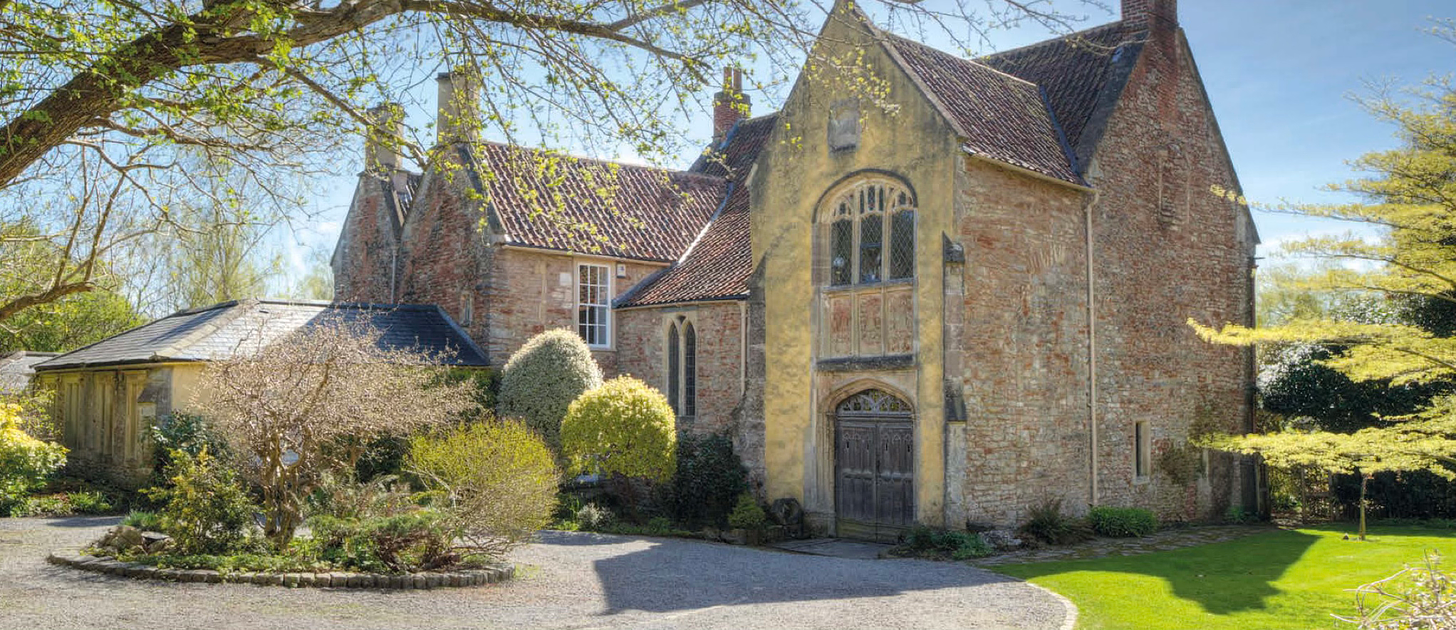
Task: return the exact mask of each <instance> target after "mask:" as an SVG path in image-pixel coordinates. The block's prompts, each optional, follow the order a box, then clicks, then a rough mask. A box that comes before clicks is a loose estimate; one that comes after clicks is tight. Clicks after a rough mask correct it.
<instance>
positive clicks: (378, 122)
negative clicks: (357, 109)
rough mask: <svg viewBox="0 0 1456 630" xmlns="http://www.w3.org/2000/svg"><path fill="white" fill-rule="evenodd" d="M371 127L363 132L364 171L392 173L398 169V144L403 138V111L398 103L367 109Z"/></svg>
mask: <svg viewBox="0 0 1456 630" xmlns="http://www.w3.org/2000/svg"><path fill="white" fill-rule="evenodd" d="M369 118H370V120H371V121H373V127H371V128H370V129H366V130H365V136H364V170H365V171H367V172H370V173H392V172H394V171H397V170H399V169H400V162H401V161H402V158H401V157H400V151H399V142H400V138H403V137H404V109H403V108H402V107H400V105H399V103H380V104H379V105H376V106H374V107H371V108H369Z"/></svg>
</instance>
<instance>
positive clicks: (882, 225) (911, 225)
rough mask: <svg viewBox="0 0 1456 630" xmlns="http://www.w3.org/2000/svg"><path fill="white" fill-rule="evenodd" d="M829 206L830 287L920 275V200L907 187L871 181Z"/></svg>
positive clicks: (853, 189)
mask: <svg viewBox="0 0 1456 630" xmlns="http://www.w3.org/2000/svg"><path fill="white" fill-rule="evenodd" d="M828 208H829V213H828V216H827V217H826V221H827V222H828V223H829V285H830V286H848V285H859V284H873V283H876V282H881V281H884V280H905V279H909V278H913V277H915V199H914V197H913V196H912V195H911V194H910V192H909V191H907V190H905V188H904V187H902V186H900V185H899V184H896V183H894V182H891V181H887V180H883V179H867V180H864V181H862V182H858V183H856V184H855V185H853V186H850V187H849V188H848V189H846V190H845V191H844V192H842V193H840V194H839V195H838V196H837V197H835V198H834V199H833V200H832V201H831V202H830V204H829V206H828Z"/></svg>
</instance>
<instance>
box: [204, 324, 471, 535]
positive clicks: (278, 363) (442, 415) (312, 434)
mask: <svg viewBox="0 0 1456 630" xmlns="http://www.w3.org/2000/svg"><path fill="white" fill-rule="evenodd" d="M379 338H380V333H379V332H378V331H376V330H373V329H371V328H369V327H368V326H366V325H362V324H357V323H350V322H345V321H343V320H333V321H323V322H319V323H316V324H314V325H311V326H309V327H307V328H304V329H303V330H301V331H299V332H297V333H295V334H293V335H290V336H287V337H284V338H282V339H278V340H276V341H272V342H271V343H267V345H263V346H262V347H261V348H254V349H252V351H244V349H242V348H238V349H235V351H234V352H233V357H232V358H229V359H225V360H221V361H216V362H214V363H211V364H210V365H208V367H207V369H206V370H205V371H204V372H203V376H202V381H201V383H200V385H201V387H200V388H199V391H202V392H205V394H204V395H203V396H202V397H201V400H198V401H197V408H198V411H200V412H201V413H202V415H203V416H204V417H205V418H206V419H207V421H208V422H209V423H210V424H211V425H212V427H213V428H214V429H215V430H216V431H217V433H218V435H220V436H221V437H222V438H223V439H224V440H225V441H226V442H227V443H228V445H229V446H230V447H231V449H232V451H233V452H234V453H235V455H236V456H237V458H238V459H239V460H240V461H239V462H238V464H239V465H240V467H241V468H242V469H243V470H244V471H245V473H246V474H247V475H248V476H249V477H250V479H251V480H252V481H253V482H254V483H256V484H257V485H258V486H259V487H260V488H261V489H262V494H263V502H262V509H263V513H264V517H265V520H264V527H263V529H264V534H265V535H267V536H268V537H269V538H270V539H271V540H273V542H274V544H276V545H277V546H278V547H279V548H283V547H284V546H286V545H287V543H288V541H289V540H291V539H292V538H293V533H294V530H296V529H297V528H298V526H299V524H300V523H302V521H303V510H302V508H303V502H304V499H305V498H306V497H307V496H308V495H309V493H311V492H313V490H314V489H315V488H317V487H318V485H319V483H320V481H321V480H322V479H323V478H324V476H325V475H326V474H328V473H339V472H343V471H350V470H353V468H354V464H355V463H356V462H357V461H358V459H359V457H360V456H361V455H362V454H363V453H364V449H365V446H366V445H367V444H369V443H370V442H371V441H372V440H375V439H378V438H381V437H384V436H390V435H405V434H409V433H413V432H415V431H418V430H420V429H424V428H427V427H432V426H437V425H441V424H444V423H446V422H448V421H450V420H451V419H453V418H456V417H458V416H459V415H460V414H461V413H462V412H465V411H467V410H468V409H469V408H470V407H471V406H472V405H473V404H474V403H473V399H472V395H471V391H470V386H469V385H468V384H462V383H453V384H452V383H449V382H447V381H446V380H445V379H443V378H442V377H443V375H444V372H445V368H443V367H439V364H440V363H441V361H442V360H443V359H444V358H445V357H441V356H438V355H432V354H428V353H422V352H419V351H414V350H406V349H386V348H384V347H381V345H380V343H379ZM255 345H262V344H255Z"/></svg>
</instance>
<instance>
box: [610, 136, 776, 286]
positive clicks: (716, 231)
mask: <svg viewBox="0 0 1456 630" xmlns="http://www.w3.org/2000/svg"><path fill="white" fill-rule="evenodd" d="M777 122H778V114H777V113H775V114H769V115H767V116H761V117H759V118H753V119H750V120H745V121H742V122H740V123H738V125H736V126H735V127H734V128H733V130H732V131H730V132H729V133H728V135H727V137H726V138H725V139H724V141H723V145H722V146H721V147H720V148H719V149H718V152H717V155H715V154H711V153H710V154H708V155H707V156H706V157H705V158H704V159H701V160H699V161H698V164H695V165H694V166H693V168H694V169H695V170H701V171H702V172H706V173H721V174H723V175H725V176H727V175H731V177H732V179H733V180H734V181H733V183H732V184H730V186H731V189H730V192H729V195H728V199H727V201H726V202H725V203H724V205H723V210H722V212H720V213H719V214H718V216H717V217H715V218H714V219H713V222H712V223H710V224H709V225H708V227H707V228H705V229H704V230H703V234H702V236H700V237H699V238H698V240H697V242H696V243H694V244H693V247H692V250H691V251H689V252H688V253H687V255H686V256H685V257H684V258H683V260H682V261H680V262H679V263H678V264H676V265H673V266H672V267H671V268H669V269H668V270H666V271H664V272H663V273H661V274H659V275H658V276H656V277H655V278H653V279H651V280H649V281H647V282H646V283H644V284H643V285H642V286H641V287H639V288H638V289H637V290H635V291H634V292H632V293H631V294H629V295H625V296H623V297H622V299H621V301H620V302H618V304H617V306H619V307H627V306H651V305H658V304H674V303H681V302H697V301H706V300H724V299H739V298H742V297H745V296H747V295H748V277H749V276H750V275H752V274H753V248H752V246H751V244H750V242H749V228H750V225H749V208H748V187H747V186H744V185H743V184H742V183H741V182H742V180H743V179H744V178H746V177H747V175H748V170H749V168H750V167H751V166H752V165H753V162H754V161H755V160H757V159H758V154H759V152H760V151H762V150H763V147H764V145H765V144H766V143H767V141H768V138H769V136H770V135H771V134H772V133H773V129H774V126H775V124H776V123H777ZM720 156H721V157H720Z"/></svg>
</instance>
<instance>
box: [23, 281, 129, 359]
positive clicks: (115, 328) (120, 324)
mask: <svg viewBox="0 0 1456 630" xmlns="http://www.w3.org/2000/svg"><path fill="white" fill-rule="evenodd" d="M143 323H145V320H144V319H143V318H142V316H141V315H140V314H139V313H137V312H136V309H134V308H132V305H131V302H129V301H127V299H126V298H125V297H123V296H121V295H118V294H116V293H113V292H111V291H109V290H100V291H93V292H88V293H80V294H76V295H68V296H66V297H64V298H61V299H59V300H56V301H54V302H50V303H47V304H43V305H40V306H36V307H34V308H31V309H27V310H25V311H22V312H20V313H19V314H17V315H15V316H13V317H11V318H9V319H7V320H5V322H4V323H3V324H0V353H3V352H8V351H11V350H33V351H36V352H69V351H71V350H75V349H76V348H80V347H82V346H86V345H90V344H93V343H96V342H98V341H101V340H102V339H106V338H107V337H111V336H112V335H116V334H118V333H121V332H125V331H127V330H130V329H132V328H135V327H137V326H140V325H142V324H143Z"/></svg>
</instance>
